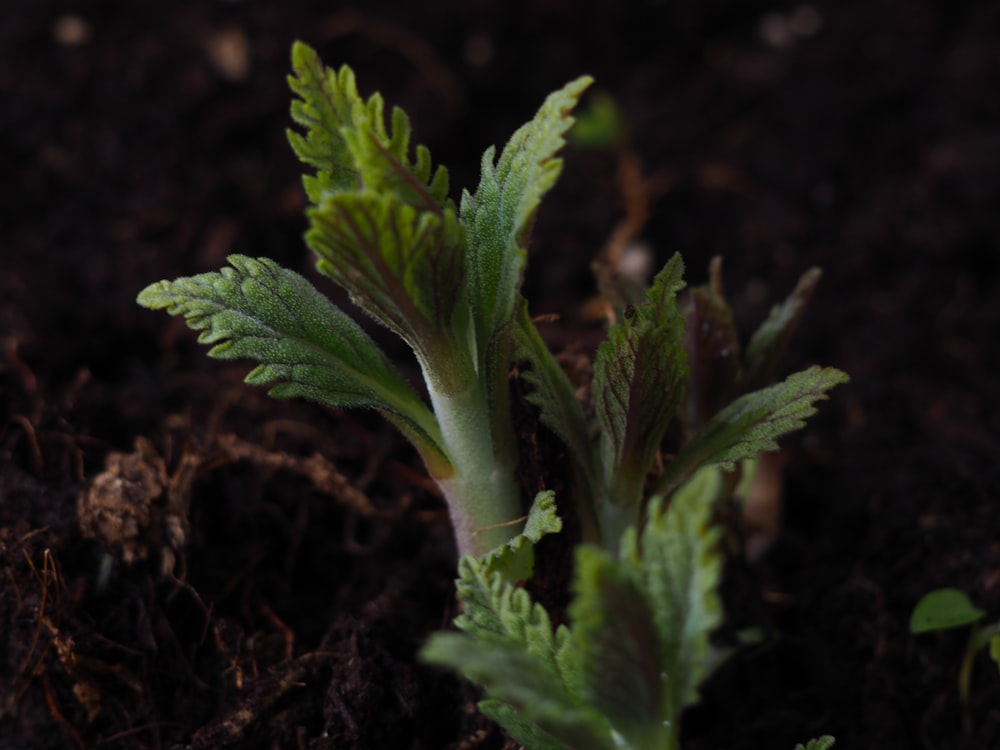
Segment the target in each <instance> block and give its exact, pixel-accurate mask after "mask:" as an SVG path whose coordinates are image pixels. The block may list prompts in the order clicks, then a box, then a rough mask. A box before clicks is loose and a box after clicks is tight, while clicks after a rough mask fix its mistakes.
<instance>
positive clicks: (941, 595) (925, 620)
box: [910, 588, 1000, 732]
mask: <svg viewBox="0 0 1000 750" xmlns="http://www.w3.org/2000/svg"><path fill="white" fill-rule="evenodd" d="M985 617H986V612H984V611H983V610H981V609H979V608H978V607H976V606H975V605H973V603H972V602H971V601H970V600H969V597H968V596H967V595H966V593H965V592H964V591H961V590H960V589H953V588H941V589H935V590H934V591H930V592H928V593H927V594H924V596H923V598H922V599H921V600H920V601H919V602H917V606H916V607H914V608H913V614H912V615H911V616H910V632H911V633H915V634H916V633H932V632H936V631H941V630H951V629H953V628H964V627H968V628H970V632H969V641H968V643H967V644H966V646H965V653H964V654H963V655H962V664H961V667H959V670H958V695H959V698H960V699H961V701H962V711H963V715H962V718H963V722H964V725H965V730H966V731H967V732H971V731H972V713H971V710H970V707H969V696H970V694H971V689H972V667H973V664H974V663H975V659H976V654H977V653H978V652H979V651H980V650H982V649H984V648H986V647H987V646H988V647H989V652H990V657H991V658H992V659H993V661H994V662H995V663H996V664H997V666H998V667H1000V622H996V623H993V624H990V625H985V626H982V627H979V626H978V625H979V623H980V622H982V620H983V618H985Z"/></svg>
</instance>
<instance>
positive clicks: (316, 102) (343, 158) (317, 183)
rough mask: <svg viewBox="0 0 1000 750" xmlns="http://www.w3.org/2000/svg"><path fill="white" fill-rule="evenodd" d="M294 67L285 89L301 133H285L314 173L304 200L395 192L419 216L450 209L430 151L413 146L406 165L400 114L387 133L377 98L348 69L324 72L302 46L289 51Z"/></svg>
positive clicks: (406, 133)
mask: <svg viewBox="0 0 1000 750" xmlns="http://www.w3.org/2000/svg"><path fill="white" fill-rule="evenodd" d="M292 69H293V71H294V75H293V76H289V78H288V83H289V86H290V87H291V89H292V90H293V91H294V92H295V93H296V94H298V96H299V99H296V100H294V101H293V102H292V119H293V120H294V121H295V122H296V123H297V124H299V125H302V126H303V127H305V128H306V132H305V135H302V134H300V133H297V132H295V131H292V130H290V131H289V132H288V140H289V142H290V143H291V145H292V148H293V150H294V151H295V153H296V155H297V156H298V157H299V159H301V160H302V161H304V162H305V163H307V164H310V165H311V166H314V167H316V169H317V173H316V175H315V176H313V177H310V176H307V177H305V178H304V180H303V182H304V184H305V187H306V192H307V193H308V195H309V199H310V201H312V202H313V203H314V204H319V203H320V202H322V199H323V198H324V197H325V196H326V195H328V194H330V193H339V192H353V191H358V190H362V189H368V190H372V191H375V192H380V193H390V194H393V195H395V196H396V197H397V198H398V199H399V200H401V201H402V202H404V203H407V204H410V205H412V206H414V207H415V208H417V209H418V210H424V211H437V210H440V209H441V208H443V207H444V206H445V205H446V204H447V203H448V201H447V197H446V196H447V192H448V174H447V171H446V170H445V169H444V168H443V167H438V168H437V169H436V170H433V171H432V168H431V159H430V152H429V151H428V150H427V149H426V148H424V147H423V146H418V147H417V149H416V159H415V160H414V161H412V162H411V161H410V158H409V149H410V123H409V120H408V118H407V117H406V114H405V113H404V112H403V111H402V110H400V109H395V110H393V113H392V130H391V131H389V130H387V129H386V127H385V117H384V115H383V102H382V97H381V96H380V95H379V94H374V95H372V96H371V97H370V98H369V99H368V101H367V102H366V101H365V100H364V99H362V98H361V96H359V94H358V89H357V84H356V83H355V80H354V73H353V72H352V71H351V69H350V68H348V67H347V66H346V65H345V66H343V67H342V68H341V69H340V70H339V71H334V70H328V69H327V68H326V67H325V66H324V65H323V63H322V62H321V61H320V59H319V56H318V55H317V54H316V52H315V51H314V50H312V49H311V48H310V47H309V46H307V45H305V44H303V43H302V42H296V43H295V45H294V46H293V47H292Z"/></svg>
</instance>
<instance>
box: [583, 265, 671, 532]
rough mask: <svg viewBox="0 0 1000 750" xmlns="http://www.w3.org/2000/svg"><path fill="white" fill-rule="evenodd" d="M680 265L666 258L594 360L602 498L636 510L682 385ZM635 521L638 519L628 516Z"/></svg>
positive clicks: (613, 328)
mask: <svg viewBox="0 0 1000 750" xmlns="http://www.w3.org/2000/svg"><path fill="white" fill-rule="evenodd" d="M683 272H684V264H683V262H682V261H681V258H680V256H679V255H674V256H673V258H671V259H670V261H669V262H668V263H667V265H666V266H665V267H664V268H663V270H662V271H660V273H659V274H657V276H656V278H655V279H654V281H653V285H652V286H651V287H650V288H649V290H647V292H646V298H647V303H646V304H643V305H639V306H635V307H632V308H630V309H629V311H627V313H626V316H625V320H623V321H622V322H621V323H618V324H616V325H614V326H612V328H611V329H610V331H609V332H608V338H607V340H606V341H604V342H603V343H602V344H601V345H600V347H599V348H598V350H597V359H596V361H595V363H594V406H595V410H596V413H597V418H598V422H599V424H600V427H601V458H602V463H603V465H604V469H605V472H606V476H608V477H609V478H610V481H611V483H612V488H611V489H610V491H609V493H608V494H609V496H610V497H611V498H613V499H614V502H615V503H616V504H619V505H621V506H624V507H626V508H632V507H634V508H636V509H637V512H638V507H639V502H640V498H641V494H642V488H643V483H644V482H645V479H646V474H647V473H648V471H649V469H650V467H651V465H652V463H653V460H654V458H655V457H656V452H657V451H658V450H659V448H660V442H661V441H662V440H663V435H664V433H665V432H666V429H667V427H668V426H669V424H670V420H671V419H672V418H673V417H674V416H675V415H676V413H677V410H678V408H679V406H680V404H681V401H682V399H683V396H684V384H685V381H686V380H687V364H686V360H687V354H686V352H685V350H684V346H683V337H684V320H683V318H682V317H681V315H680V312H679V311H678V307H677V292H678V291H680V289H682V288H683V286H684V282H683V280H682V278H681V277H682V275H683ZM635 520H638V519H635Z"/></svg>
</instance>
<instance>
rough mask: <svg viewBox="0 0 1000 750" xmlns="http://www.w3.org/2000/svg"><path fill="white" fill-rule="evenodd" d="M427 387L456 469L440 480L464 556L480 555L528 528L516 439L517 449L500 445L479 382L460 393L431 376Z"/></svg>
mask: <svg viewBox="0 0 1000 750" xmlns="http://www.w3.org/2000/svg"><path fill="white" fill-rule="evenodd" d="M452 374H453V375H454V372H453V373H452ZM427 384H428V389H429V391H430V396H431V402H432V403H433V405H434V414H435V415H436V416H437V419H438V423H439V424H440V426H441V435H442V439H443V442H444V445H445V450H446V451H447V452H448V458H449V461H450V463H451V470H452V471H451V472H449V473H448V474H446V475H444V476H441V475H435V476H434V479H435V481H436V482H437V483H438V486H440V487H441V490H442V492H443V493H444V496H445V500H446V501H447V503H448V511H449V515H450V516H451V521H452V525H453V527H454V530H455V540H456V542H457V544H458V553H459V556H462V555H469V554H471V555H476V556H479V555H482V554H484V553H486V552H489V551H490V550H492V549H494V548H496V547H498V546H500V545H501V544H505V543H506V542H508V541H510V540H511V539H512V538H513V537H515V536H516V535H517V534H518V533H520V531H521V527H522V526H523V521H522V519H521V517H522V515H523V513H522V509H521V502H520V493H519V492H518V488H517V484H516V482H515V481H514V468H515V466H514V462H515V460H516V459H515V456H516V452H515V449H514V446H513V444H512V443H513V434H512V433H511V434H510V436H509V438H510V441H511V444H509V445H508V444H503V445H499V444H497V443H498V442H504V441H503V437H504V435H503V432H500V431H497V430H495V429H494V427H493V425H492V421H491V419H490V406H489V399H488V395H487V391H486V388H485V386H484V384H483V383H482V382H481V381H480V380H478V379H477V378H476V377H474V376H473V377H470V378H468V379H467V381H466V383H465V387H463V388H461V390H458V391H453V390H450V389H449V391H447V392H446V391H444V390H443V389H440V388H435V382H434V380H433V379H432V378H430V377H428V378H427ZM428 468H429V469H431V471H432V473H433V468H432V467H428Z"/></svg>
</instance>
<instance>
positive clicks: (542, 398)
mask: <svg viewBox="0 0 1000 750" xmlns="http://www.w3.org/2000/svg"><path fill="white" fill-rule="evenodd" d="M514 341H515V350H514V354H515V358H516V359H518V360H527V361H528V363H529V364H530V369H527V370H522V372H521V377H522V378H524V380H525V381H526V382H527V383H528V384H529V385H531V386H533V390H532V391H531V392H530V393H528V394H527V396H526V399H527V401H528V402H529V403H531V404H534V405H535V406H537V407H538V409H539V418H540V419H541V421H542V424H544V425H545V426H546V427H548V428H549V429H550V430H552V431H553V432H554V433H555V434H556V435H557V436H558V437H559V438H560V439H561V440H562V441H563V443H564V444H565V445H566V447H567V448H568V449H569V453H570V457H571V459H572V460H573V461H574V463H575V464H576V465H577V466H578V467H579V468H580V469H581V470H582V471H583V474H584V476H585V477H586V480H587V483H588V484H589V485H590V486H599V477H600V476H601V474H600V468H599V466H598V464H597V460H596V456H595V455H594V445H593V441H592V440H591V439H590V433H591V429H590V426H589V425H588V424H587V419H586V417H585V416H584V413H583V406H582V405H581V404H580V400H579V399H578V398H577V397H576V392H575V391H574V389H573V385H572V384H571V383H570V381H569V378H568V377H566V373H565V372H563V369H562V367H560V366H559V363H558V362H557V361H556V359H555V357H553V356H552V352H551V351H550V350H549V348H548V346H546V344H545V342H544V341H543V340H542V337H541V336H540V335H539V333H538V329H537V328H536V327H535V325H534V323H532V322H531V318H530V316H529V315H528V306H527V304H526V303H524V302H523V301H522V303H521V306H520V309H519V311H518V316H517V328H515V329H514Z"/></svg>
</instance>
